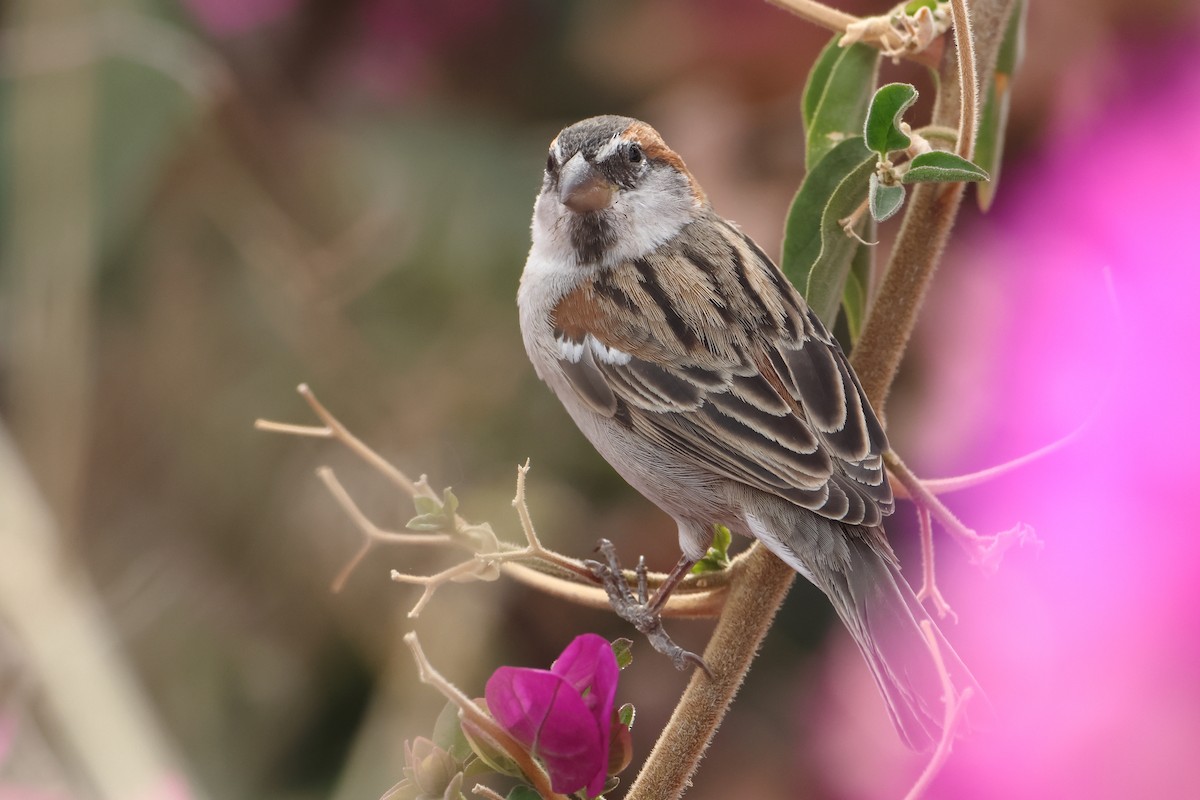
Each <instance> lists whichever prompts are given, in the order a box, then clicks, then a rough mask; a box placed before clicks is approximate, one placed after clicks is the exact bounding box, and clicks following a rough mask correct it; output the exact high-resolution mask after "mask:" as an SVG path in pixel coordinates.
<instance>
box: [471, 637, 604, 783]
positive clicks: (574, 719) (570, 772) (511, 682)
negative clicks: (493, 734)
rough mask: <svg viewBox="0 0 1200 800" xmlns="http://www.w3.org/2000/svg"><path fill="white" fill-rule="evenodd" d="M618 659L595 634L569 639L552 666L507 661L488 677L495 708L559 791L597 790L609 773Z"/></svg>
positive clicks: (489, 695)
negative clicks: (509, 664)
mask: <svg viewBox="0 0 1200 800" xmlns="http://www.w3.org/2000/svg"><path fill="white" fill-rule="evenodd" d="M618 673H619V669H618V667H617V659H616V657H615V656H614V655H613V651H612V646H611V645H609V643H608V642H607V641H606V640H605V639H604V638H603V637H600V636H597V635H596V634H594V633H585V634H583V635H582V636H578V637H576V638H575V640H574V641H573V642H571V643H570V644H569V645H567V649H565V650H563V652H562V655H560V656H559V657H558V660H557V661H555V662H554V664H553V665H551V667H550V669H549V670H544V669H528V668H525V667H500V669H498V670H496V672H495V673H494V674H493V675H492V677H491V678H490V679H489V680H488V683H487V690H486V694H485V697H486V698H487V705H488V710H489V711H490V712H491V713H492V716H493V717H495V719H496V722H497V723H499V725H500V727H502V728H504V730H506V731H507V732H508V733H509V734H510V735H512V737H513V738H514V739H516V740H517V741H518V742H520V743H521V744H522V745H523V746H525V747H526V748H528V749H529V752H530V753H532V754H533V755H534V756H535V757H537V758H538V759H540V760H541V762H542V763H543V764H544V765H545V767H546V771H547V772H549V773H550V783H551V786H552V787H553V788H554V791H556V792H560V793H562V794H571V793H573V792H577V791H579V790H580V789H583V788H585V787H586V789H587V794H588V797H596V796H597V795H599V794H600V792H601V791H602V790H603V788H604V782H605V779H606V778H607V775H608V749H609V735H610V732H611V725H612V716H613V698H614V697H615V696H616V693H617V675H618Z"/></svg>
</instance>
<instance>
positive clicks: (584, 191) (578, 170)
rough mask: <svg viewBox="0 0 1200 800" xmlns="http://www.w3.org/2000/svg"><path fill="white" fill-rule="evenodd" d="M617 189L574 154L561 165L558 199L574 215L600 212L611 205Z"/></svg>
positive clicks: (581, 157)
mask: <svg viewBox="0 0 1200 800" xmlns="http://www.w3.org/2000/svg"><path fill="white" fill-rule="evenodd" d="M616 191H617V187H616V186H614V185H613V184H612V183H611V182H610V181H609V180H608V178H606V177H604V176H603V175H602V174H601V173H600V171H599V170H598V169H596V168H595V167H594V166H592V165H591V164H590V163H588V161H587V160H585V159H584V157H583V155H582V154H581V153H576V154H575V155H574V156H572V157H571V159H570V160H569V161H568V162H567V163H566V164H563V168H562V173H561V175H560V176H559V179H558V199H559V202H561V203H562V204H563V205H564V206H566V207H567V208H569V209H571V210H572V211H574V212H575V213H576V214H583V213H585V212H587V211H600V210H601V209H604V208H608V207H609V206H611V205H612V202H613V196H614V195H615V194H616Z"/></svg>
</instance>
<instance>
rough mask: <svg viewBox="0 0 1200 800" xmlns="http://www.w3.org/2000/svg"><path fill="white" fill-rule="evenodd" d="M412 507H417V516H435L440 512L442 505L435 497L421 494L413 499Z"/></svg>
mask: <svg viewBox="0 0 1200 800" xmlns="http://www.w3.org/2000/svg"><path fill="white" fill-rule="evenodd" d="M413 505H414V506H416V507H417V513H418V514H437V513H438V512H440V511H441V510H442V504H441V503H440V502H439V501H438V499H437V498H436V497H426V496H425V495H423V494H419V495H417V496H416V497H414V498H413Z"/></svg>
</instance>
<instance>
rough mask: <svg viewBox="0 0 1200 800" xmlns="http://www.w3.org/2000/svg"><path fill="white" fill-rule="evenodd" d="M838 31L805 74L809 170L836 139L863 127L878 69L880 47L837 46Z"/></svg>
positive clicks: (835, 142) (805, 127) (852, 133)
mask: <svg viewBox="0 0 1200 800" xmlns="http://www.w3.org/2000/svg"><path fill="white" fill-rule="evenodd" d="M840 38H841V35H840V34H835V35H834V37H833V38H832V39H831V40H830V41H829V44H827V45H825V49H824V50H822V51H821V54H820V55H819V56H818V57H817V63H816V64H814V65H813V68H812V70H811V71H810V72H809V74H808V82H807V83H806V84H805V86H804V98H803V100H802V101H801V110H802V113H803V116H804V130H805V151H804V167H805V169H808V170H812V169H813V167H814V166H815V165H816V164H817V163H819V162H820V160H821V159H822V158H823V157H824V156H825V154H826V153H828V152H829V151H830V150H832V149H833V148H834V147H835V146H837V144H838V143H839V142H842V141H845V140H846V139H848V138H850V137H852V136H855V135H857V134H858V132H859V131H860V130H862V125H863V120H865V119H866V115H867V104H868V103H869V102H870V100H871V91H872V89H873V88H874V87H875V75H876V73H877V72H878V71H879V58H880V54H879V51H878V50H876V49H875V48H873V47H868V46H867V45H865V44H853V45H850V46H849V47H838V39H840Z"/></svg>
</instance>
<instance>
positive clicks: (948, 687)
mask: <svg viewBox="0 0 1200 800" xmlns="http://www.w3.org/2000/svg"><path fill="white" fill-rule="evenodd" d="M921 632H922V633H924V634H925V644H926V646H927V647H928V648H929V653H930V655H932V656H933V661H934V663H935V664H936V665H937V671H938V675H939V676H941V679H942V693H943V696H942V701H943V702H944V704H945V709H946V710H945V716H944V717H943V718H942V738H941V739H940V740H939V741H938V745H937V749H935V750H934V751H933V756H932V757H931V758H930V759H929V763H928V764H926V765H925V769H924V771H922V772H921V775H920V777H918V778H917V782H916V783H915V784H913V787H912V789H910V790H909V792H908V794H906V795H905V796H904V800H917V799H918V798H919V797H920V796H921V795H922V794H924V793H925V790H926V789H928V788H929V784H930V783H932V782H933V779H934V778H935V777H936V776H937V774H938V772H940V771H941V769H942V766H943V765H944V764H945V763H946V759H947V758H949V757H950V751H951V750H952V749H953V747H954V739H955V736H956V735H957V732H958V731H957V729H958V725H959V722H961V721H962V719H963V716H962V711H963V708H965V707H966V704H967V702H968V701H970V699H971V697H972V696H973V695H974V690H973V689H972V688H971V687H970V686H968V687H967V688H965V689H963V691H962V694H960V695H956V694H955V692H954V683H953V681H951V680H950V673H949V672H947V671H946V662H945V660H944V659H943V658H942V650H941V648H940V647H938V641H937V635H936V634H935V633H934V628H933V623H932V622H930V621H929V620H927V619H924V620H921Z"/></svg>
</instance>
